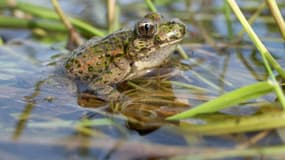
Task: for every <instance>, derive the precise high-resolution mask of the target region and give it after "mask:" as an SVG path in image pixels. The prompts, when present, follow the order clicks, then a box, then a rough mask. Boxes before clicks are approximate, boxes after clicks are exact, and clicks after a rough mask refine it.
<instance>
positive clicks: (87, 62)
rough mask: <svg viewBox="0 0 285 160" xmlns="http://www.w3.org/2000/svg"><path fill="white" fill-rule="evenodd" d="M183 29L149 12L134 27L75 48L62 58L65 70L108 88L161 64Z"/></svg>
mask: <svg viewBox="0 0 285 160" xmlns="http://www.w3.org/2000/svg"><path fill="white" fill-rule="evenodd" d="M185 32H186V29H185V25H184V24H183V23H182V22H181V21H179V20H177V19H170V20H165V19H163V18H161V16H160V15H159V14H157V13H149V14H147V15H146V16H145V17H144V18H142V19H141V20H139V21H138V22H137V24H136V25H135V27H134V28H133V29H121V30H119V31H116V32H115V33H112V34H110V35H108V36H106V37H104V38H102V39H99V40H98V39H90V40H89V41H87V42H86V43H85V44H83V45H82V46H80V47H79V48H77V49H75V50H74V51H73V52H72V55H71V56H70V57H68V58H67V60H66V62H65V71H66V73H67V74H68V75H69V76H70V77H72V78H74V79H79V80H81V81H84V82H87V83H88V84H89V87H90V88H91V89H93V90H95V91H96V88H97V89H98V88H104V87H106V88H110V85H113V84H116V83H119V82H122V81H125V80H128V79H133V78H137V77H140V76H142V75H144V72H145V71H146V70H147V69H149V68H154V67H157V66H159V65H161V64H162V63H163V62H164V61H165V59H167V57H168V56H169V55H170V53H171V52H172V51H173V49H174V47H175V44H177V43H178V42H180V41H181V40H182V39H183V37H184V35H185ZM103 94H104V93H103ZM105 94H106V95H108V94H109V93H105ZM107 97H108V96H107Z"/></svg>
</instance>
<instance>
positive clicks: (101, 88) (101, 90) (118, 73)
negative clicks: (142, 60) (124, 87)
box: [89, 57, 131, 101]
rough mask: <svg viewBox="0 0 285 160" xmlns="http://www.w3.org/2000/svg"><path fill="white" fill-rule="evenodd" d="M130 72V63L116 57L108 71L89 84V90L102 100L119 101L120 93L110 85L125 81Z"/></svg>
mask: <svg viewBox="0 0 285 160" xmlns="http://www.w3.org/2000/svg"><path fill="white" fill-rule="evenodd" d="M130 71H131V65H130V62H129V61H128V60H127V59H125V58H121V57H117V58H116V59H114V60H113V62H112V63H111V64H109V66H108V70H106V71H105V72H103V73H102V74H101V75H100V76H99V77H98V78H96V79H94V80H93V81H92V82H91V83H90V84H89V88H90V89H92V90H94V91H95V92H96V93H97V94H98V96H99V97H100V98H102V99H104V100H108V101H114V100H115V101H116V100H118V99H120V93H119V91H117V89H116V88H114V87H112V85H114V84H117V83H119V82H122V81H124V80H126V77H127V75H128V74H129V72H130Z"/></svg>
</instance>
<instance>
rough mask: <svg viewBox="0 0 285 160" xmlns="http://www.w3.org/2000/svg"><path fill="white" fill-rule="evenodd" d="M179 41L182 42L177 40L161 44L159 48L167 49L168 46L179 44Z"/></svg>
mask: <svg viewBox="0 0 285 160" xmlns="http://www.w3.org/2000/svg"><path fill="white" fill-rule="evenodd" d="M180 41H182V38H181V39H177V40H172V41H170V42H166V43H163V44H161V45H159V47H160V48H164V47H167V46H169V45H174V44H177V43H179V42H180Z"/></svg>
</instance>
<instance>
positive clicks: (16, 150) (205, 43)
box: [0, 0, 285, 160]
mask: <svg viewBox="0 0 285 160" xmlns="http://www.w3.org/2000/svg"><path fill="white" fill-rule="evenodd" d="M22 2H25V3H34V1H22ZM103 2H104V1H99V0H98V1H91V0H90V1H88V0H84V1H76V0H73V1H68V3H67V2H63V1H62V7H63V8H64V9H65V10H66V12H67V13H69V14H73V15H77V16H80V17H81V18H82V19H85V20H88V21H89V22H90V23H94V25H96V26H100V27H104V26H105V25H106V22H105V21H104V19H105V18H104V17H105V16H104V15H105V14H103V13H105V12H106V10H104V9H102V8H104V7H105V5H104V3H103ZM190 2H192V3H190ZM239 2H240V3H239V4H240V6H241V7H242V8H243V9H244V10H245V11H246V12H245V13H246V15H248V16H249V15H252V14H253V12H254V11H255V10H256V8H257V6H258V5H259V3H260V2H259V1H255V0H251V1H239ZM37 3H38V2H37ZM118 3H120V14H121V16H120V21H121V22H122V25H126V24H129V23H130V24H132V23H133V22H134V21H136V20H137V19H139V18H140V17H142V16H143V15H144V14H145V13H147V12H148V9H147V7H146V6H145V4H144V2H143V1H131V0H127V1H119V2H118ZM157 3H158V5H157V8H158V10H159V11H160V12H161V13H162V14H164V15H166V16H169V17H178V18H180V19H182V21H183V22H185V24H186V25H187V27H188V33H187V35H186V37H185V40H184V41H183V42H182V43H181V46H182V48H183V49H184V50H185V52H186V53H187V55H188V56H189V57H190V58H189V59H183V58H181V56H180V54H179V53H178V52H175V53H174V54H173V55H172V57H171V62H169V63H168V64H167V65H164V66H162V67H161V68H159V69H156V70H154V71H152V72H151V73H150V74H148V75H146V76H144V77H141V78H138V79H135V80H131V81H128V82H123V83H121V84H118V86H117V87H118V90H120V92H121V93H122V94H124V95H126V96H127V97H128V99H125V100H122V101H121V102H120V103H118V104H111V103H106V102H102V101H98V99H96V97H95V96H94V95H92V94H90V93H88V92H84V93H77V91H76V86H75V84H74V83H73V82H72V81H70V80H69V79H68V78H65V77H64V76H61V75H56V74H55V72H56V71H57V70H58V69H59V68H57V67H56V65H54V63H53V62H55V61H57V63H60V57H62V56H63V55H66V54H68V51H67V50H65V49H64V44H65V42H66V41H65V40H66V39H65V38H66V36H65V35H64V34H62V33H61V34H62V35H63V36H58V38H54V37H53V35H54V34H53V33H51V34H50V35H49V33H46V37H38V35H35V34H36V33H35V30H33V31H31V30H26V29H10V28H0V36H1V37H3V39H4V42H5V43H4V45H2V46H1V47H0V64H1V68H0V129H1V132H0V155H1V157H2V158H3V159H12V160H13V159H15V160H18V159H21V160H29V159H40V160H48V159H163V157H165V158H166V159H168V158H169V159H171V157H172V158H173V159H175V157H176V156H178V155H185V154H188V155H189V154H190V155H191V156H188V157H186V158H188V159H192V158H193V159H196V158H200V159H209V158H214V155H215V154H217V155H220V158H221V159H246V158H248V157H251V158H252V159H260V158H261V157H262V155H256V154H254V155H250V154H248V155H246V154H243V155H239V154H236V156H235V155H234V154H232V155H230V154H229V157H227V156H222V153H223V152H224V150H225V149H226V150H227V151H231V150H234V149H236V148H237V147H242V146H245V145H246V146H248V147H249V148H251V147H256V146H261V147H262V146H274V145H282V144H283V137H282V136H281V135H280V134H281V133H283V132H282V130H276V131H272V132H269V131H264V132H248V133H237V134H223V135H209V134H207V133H197V132H195V131H191V130H190V131H189V130H183V127H181V123H179V122H168V121H165V120H164V118H165V117H167V116H170V115H173V114H176V113H179V112H181V111H184V110H186V109H189V107H195V106H197V105H198V104H201V103H203V102H206V101H209V100H211V99H213V98H215V97H217V96H219V95H222V94H223V93H225V92H227V91H231V90H234V89H237V88H240V87H242V86H245V85H248V84H252V83H254V82H258V81H260V80H265V79H266V78H267V73H266V72H265V69H264V65H263V63H262V58H261V56H260V54H259V53H258V51H257V50H256V48H255V47H254V45H252V43H251V42H250V40H249V38H248V37H247V36H246V34H245V35H244V36H242V38H241V40H242V43H237V42H236V41H234V40H236V39H238V37H237V36H236V34H238V33H239V32H240V30H241V28H242V27H241V25H240V23H239V22H238V21H237V20H236V18H235V16H234V15H232V16H231V22H228V23H227V21H226V18H225V15H224V13H223V11H222V7H223V5H224V4H223V1H207V0H204V1H199V2H198V1H189V3H187V2H185V1H175V2H173V1H158V2H157ZM279 3H280V6H281V7H283V8H281V10H282V11H283V12H284V6H285V1H279ZM37 5H43V6H50V7H51V5H50V3H49V1H46V2H44V1H43V3H38V4H37ZM97 5H98V6H102V7H101V9H98V10H96V8H98V6H97ZM74 6H76V7H78V10H77V9H74ZM86 7H87V8H86ZM85 8H86V9H85ZM99 8H100V7H99ZM87 9H88V10H89V11H87ZM7 10H8V9H7ZM98 11H99V13H98ZM6 12H8V11H6ZM3 14H9V13H3ZM90 15H94V17H93V16H90ZM102 17H103V18H102ZM262 17H263V18H258V19H257V20H256V22H255V23H254V24H253V28H254V30H255V31H256V33H258V36H260V37H261V39H262V40H263V42H264V44H265V45H266V46H267V47H268V48H269V50H270V52H271V53H272V55H273V56H274V57H275V58H276V59H277V61H278V62H279V64H281V65H282V66H283V67H285V63H284V62H285V58H284V56H283V54H284V41H283V40H282V37H281V35H280V32H279V30H278V28H277V27H276V26H275V24H274V21H273V19H272V18H271V17H270V13H269V12H268V10H267V9H264V12H262ZM96 20H98V21H96ZM101 20H102V22H101ZM95 22H96V23H95ZM105 27H106V26H105ZM52 38H54V39H52ZM50 39H52V40H53V41H50ZM213 44H214V45H213ZM58 61H59V62H58ZM275 99H276V96H275V95H274V94H269V95H266V96H264V97H262V98H259V99H256V100H252V101H250V102H248V103H245V104H244V105H242V106H239V107H238V106H237V107H233V108H229V109H226V110H223V111H221V112H220V113H217V114H214V115H212V116H211V115H209V116H207V115H206V116H204V117H202V118H201V117H199V118H193V119H188V120H186V121H185V122H187V123H189V122H191V123H193V124H205V123H207V121H206V120H205V119H207V117H208V118H209V119H211V118H213V119H215V118H217V119H219V120H221V118H220V117H219V116H221V117H222V118H224V117H223V116H226V117H238V116H247V115H253V114H255V113H256V112H257V111H259V110H260V108H263V107H265V108H266V107H269V108H270V107H272V106H274V107H275V108H276V110H278V109H279V108H278V107H280V106H278V105H277V104H275V103H274V102H275ZM215 116H217V117H215ZM205 117H206V118H205ZM262 135H264V138H263V139H261V140H259V141H257V142H251V141H252V140H253V141H254V140H255V139H256V137H258V136H262ZM251 143H253V145H251ZM192 155H193V156H192ZM195 156H196V157H195ZM232 157H234V158H232ZM176 158H177V159H179V157H176ZM180 158H182V159H183V158H185V157H180ZM263 158H264V157H263ZM266 158H269V157H265V159H266ZM270 158H272V159H278V158H281V159H284V155H283V157H282V156H280V155H278V156H276V157H274V156H273V157H270ZM270 158H269V159H270Z"/></svg>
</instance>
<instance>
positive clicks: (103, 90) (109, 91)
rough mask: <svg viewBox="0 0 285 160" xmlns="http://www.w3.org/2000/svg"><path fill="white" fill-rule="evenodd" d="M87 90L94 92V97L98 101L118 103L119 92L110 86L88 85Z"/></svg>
mask: <svg viewBox="0 0 285 160" xmlns="http://www.w3.org/2000/svg"><path fill="white" fill-rule="evenodd" d="M89 88H90V89H92V90H93V91H95V92H96V96H97V97H98V98H99V99H103V100H105V101H118V100H119V99H120V92H119V91H118V90H117V89H116V88H114V87H112V86H110V85H104V86H98V85H96V84H95V85H94V84H90V85H89Z"/></svg>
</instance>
